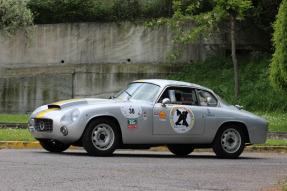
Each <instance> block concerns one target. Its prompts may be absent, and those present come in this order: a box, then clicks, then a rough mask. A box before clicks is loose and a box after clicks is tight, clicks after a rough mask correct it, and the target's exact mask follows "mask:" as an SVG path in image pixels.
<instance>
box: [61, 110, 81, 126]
mask: <svg viewBox="0 0 287 191" xmlns="http://www.w3.org/2000/svg"><path fill="white" fill-rule="evenodd" d="M79 116H80V111H79V110H78V109H74V110H72V111H69V112H67V113H66V114H65V115H64V116H63V117H62V119H61V123H62V124H63V125H70V124H71V123H73V122H75V121H76V120H77V119H78V118H79Z"/></svg>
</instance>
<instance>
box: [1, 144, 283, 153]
mask: <svg viewBox="0 0 287 191" xmlns="http://www.w3.org/2000/svg"><path fill="white" fill-rule="evenodd" d="M23 148H30V149H32V148H42V147H41V145H40V143H39V142H38V141H35V142H27V141H0V149H23ZM70 148H71V149H74V148H80V147H76V146H72V147H70ZM150 150H152V151H167V150H168V149H167V147H165V146H160V147H152V148H151V149H150ZM195 151H196V152H201V151H212V149H195ZM244 151H247V152H284V153H287V146H247V147H245V149H244Z"/></svg>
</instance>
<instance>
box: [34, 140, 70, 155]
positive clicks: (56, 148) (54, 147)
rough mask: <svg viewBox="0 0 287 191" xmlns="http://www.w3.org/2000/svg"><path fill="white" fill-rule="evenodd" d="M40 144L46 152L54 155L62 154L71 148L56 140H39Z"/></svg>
mask: <svg viewBox="0 0 287 191" xmlns="http://www.w3.org/2000/svg"><path fill="white" fill-rule="evenodd" d="M39 142H40V144H41V146H42V147H43V148H44V149H45V150H47V151H49V152H52V153H61V152H63V151H65V150H67V149H68V148H69V147H70V145H66V144H64V143H61V142H59V141H54V140H39Z"/></svg>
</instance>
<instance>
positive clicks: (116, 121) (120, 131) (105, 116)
mask: <svg viewBox="0 0 287 191" xmlns="http://www.w3.org/2000/svg"><path fill="white" fill-rule="evenodd" d="M103 118H104V119H109V120H112V121H113V122H114V123H115V124H116V125H117V128H118V130H119V133H120V144H122V130H121V126H120V124H119V122H118V120H117V119H116V118H115V117H114V116H110V115H101V116H95V117H93V118H91V119H90V120H89V122H88V123H87V125H86V126H85V129H84V131H83V133H82V136H81V139H80V140H82V138H83V135H84V133H85V131H86V129H87V127H88V126H89V125H90V124H91V123H92V122H94V121H96V120H97V119H103Z"/></svg>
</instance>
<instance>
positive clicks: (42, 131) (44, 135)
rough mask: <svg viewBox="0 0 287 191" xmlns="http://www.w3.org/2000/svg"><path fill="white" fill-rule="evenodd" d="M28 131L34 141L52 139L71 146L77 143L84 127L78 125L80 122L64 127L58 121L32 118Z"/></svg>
mask: <svg viewBox="0 0 287 191" xmlns="http://www.w3.org/2000/svg"><path fill="white" fill-rule="evenodd" d="M31 120H32V121H34V122H33V123H29V126H28V130H29V132H30V133H31V134H32V135H33V137H35V138H36V139H53V140H56V141H59V142H62V143H64V144H72V143H74V142H76V141H78V140H79V139H80V138H81V136H82V133H83V131H84V128H85V126H83V125H81V124H80V120H79V121H77V122H74V123H72V124H70V125H67V126H64V125H63V124H61V122H60V120H52V119H47V118H32V119H30V121H31Z"/></svg>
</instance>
